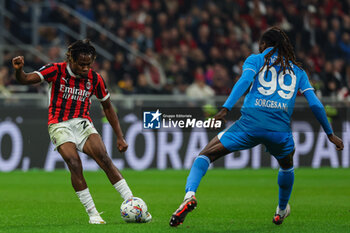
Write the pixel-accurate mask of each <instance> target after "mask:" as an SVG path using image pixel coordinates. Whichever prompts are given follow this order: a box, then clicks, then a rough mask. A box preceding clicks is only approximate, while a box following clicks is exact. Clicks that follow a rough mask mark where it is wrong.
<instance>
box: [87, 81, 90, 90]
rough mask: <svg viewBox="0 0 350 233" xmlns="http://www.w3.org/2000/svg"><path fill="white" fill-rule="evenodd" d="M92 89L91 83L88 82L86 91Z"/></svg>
mask: <svg viewBox="0 0 350 233" xmlns="http://www.w3.org/2000/svg"><path fill="white" fill-rule="evenodd" d="M90 88H91V83H90V81H87V83H86V89H88V90H90Z"/></svg>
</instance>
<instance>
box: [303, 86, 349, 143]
mask: <svg viewBox="0 0 350 233" xmlns="http://www.w3.org/2000/svg"><path fill="white" fill-rule="evenodd" d="M304 96H305V98H306V99H307V101H308V103H309V106H310V108H311V110H312V112H313V113H314V115H315V116H316V118H317V120H318V121H319V122H320V124H321V125H322V127H323V129H324V131H325V132H326V134H327V136H328V139H329V141H331V142H332V143H333V144H334V145H335V146H336V148H337V150H343V149H344V144H343V141H342V140H341V139H340V138H339V137H337V136H336V135H335V134H334V133H333V130H332V128H331V125H330V124H329V122H328V119H327V115H326V111H325V110H324V107H323V105H322V103H321V102H320V100H319V99H318V98H317V96H316V95H315V93H314V92H313V90H308V91H306V92H304Z"/></svg>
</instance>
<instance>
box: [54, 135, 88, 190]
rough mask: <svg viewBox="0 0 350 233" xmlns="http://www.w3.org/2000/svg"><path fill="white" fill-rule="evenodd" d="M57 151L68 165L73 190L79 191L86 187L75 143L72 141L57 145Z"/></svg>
mask: <svg viewBox="0 0 350 233" xmlns="http://www.w3.org/2000/svg"><path fill="white" fill-rule="evenodd" d="M58 152H59V153H60V154H61V156H62V158H63V159H64V161H65V162H66V164H67V165H68V168H69V171H70V174H71V181H72V185H73V188H74V190H75V191H76V192H79V191H81V190H84V189H86V188H87V185H86V181H85V178H84V176H83V166H82V164H81V160H80V157H79V154H78V152H77V148H76V146H75V144H74V143H72V142H66V143H63V144H62V145H60V146H59V147H58Z"/></svg>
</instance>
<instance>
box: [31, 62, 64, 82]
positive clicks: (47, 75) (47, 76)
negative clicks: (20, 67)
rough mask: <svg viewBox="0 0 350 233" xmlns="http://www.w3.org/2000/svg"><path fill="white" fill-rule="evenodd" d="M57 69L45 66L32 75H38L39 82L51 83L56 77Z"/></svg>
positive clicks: (54, 66) (49, 65)
mask: <svg viewBox="0 0 350 233" xmlns="http://www.w3.org/2000/svg"><path fill="white" fill-rule="evenodd" d="M57 71H58V68H57V66H56V65H55V64H47V65H45V66H43V67H41V68H40V69H39V70H38V71H34V73H36V74H38V75H39V76H40V78H41V81H44V80H45V81H46V82H48V83H49V82H52V81H53V80H55V78H56V77H57Z"/></svg>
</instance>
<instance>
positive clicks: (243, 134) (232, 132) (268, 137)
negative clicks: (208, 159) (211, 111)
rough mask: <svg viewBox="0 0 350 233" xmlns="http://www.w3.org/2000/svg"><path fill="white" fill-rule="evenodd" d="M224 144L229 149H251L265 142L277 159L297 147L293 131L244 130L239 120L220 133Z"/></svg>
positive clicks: (219, 136)
mask: <svg viewBox="0 0 350 233" xmlns="http://www.w3.org/2000/svg"><path fill="white" fill-rule="evenodd" d="M218 138H219V140H220V142H221V143H222V145H223V146H224V147H225V148H226V149H227V150H229V151H231V152H234V151H239V150H246V149H250V148H252V147H254V146H256V145H259V144H263V145H265V147H266V151H268V152H270V154H271V155H273V156H274V157H275V158H276V159H282V158H284V157H285V156H287V155H289V154H290V153H292V151H293V150H294V148H295V144H294V140H293V134H292V132H290V131H289V132H276V131H268V130H256V131H244V130H243V129H242V128H241V127H240V126H239V124H237V122H236V123H235V124H233V125H232V126H231V127H229V128H227V129H225V130H224V131H222V132H220V133H219V134H218Z"/></svg>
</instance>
